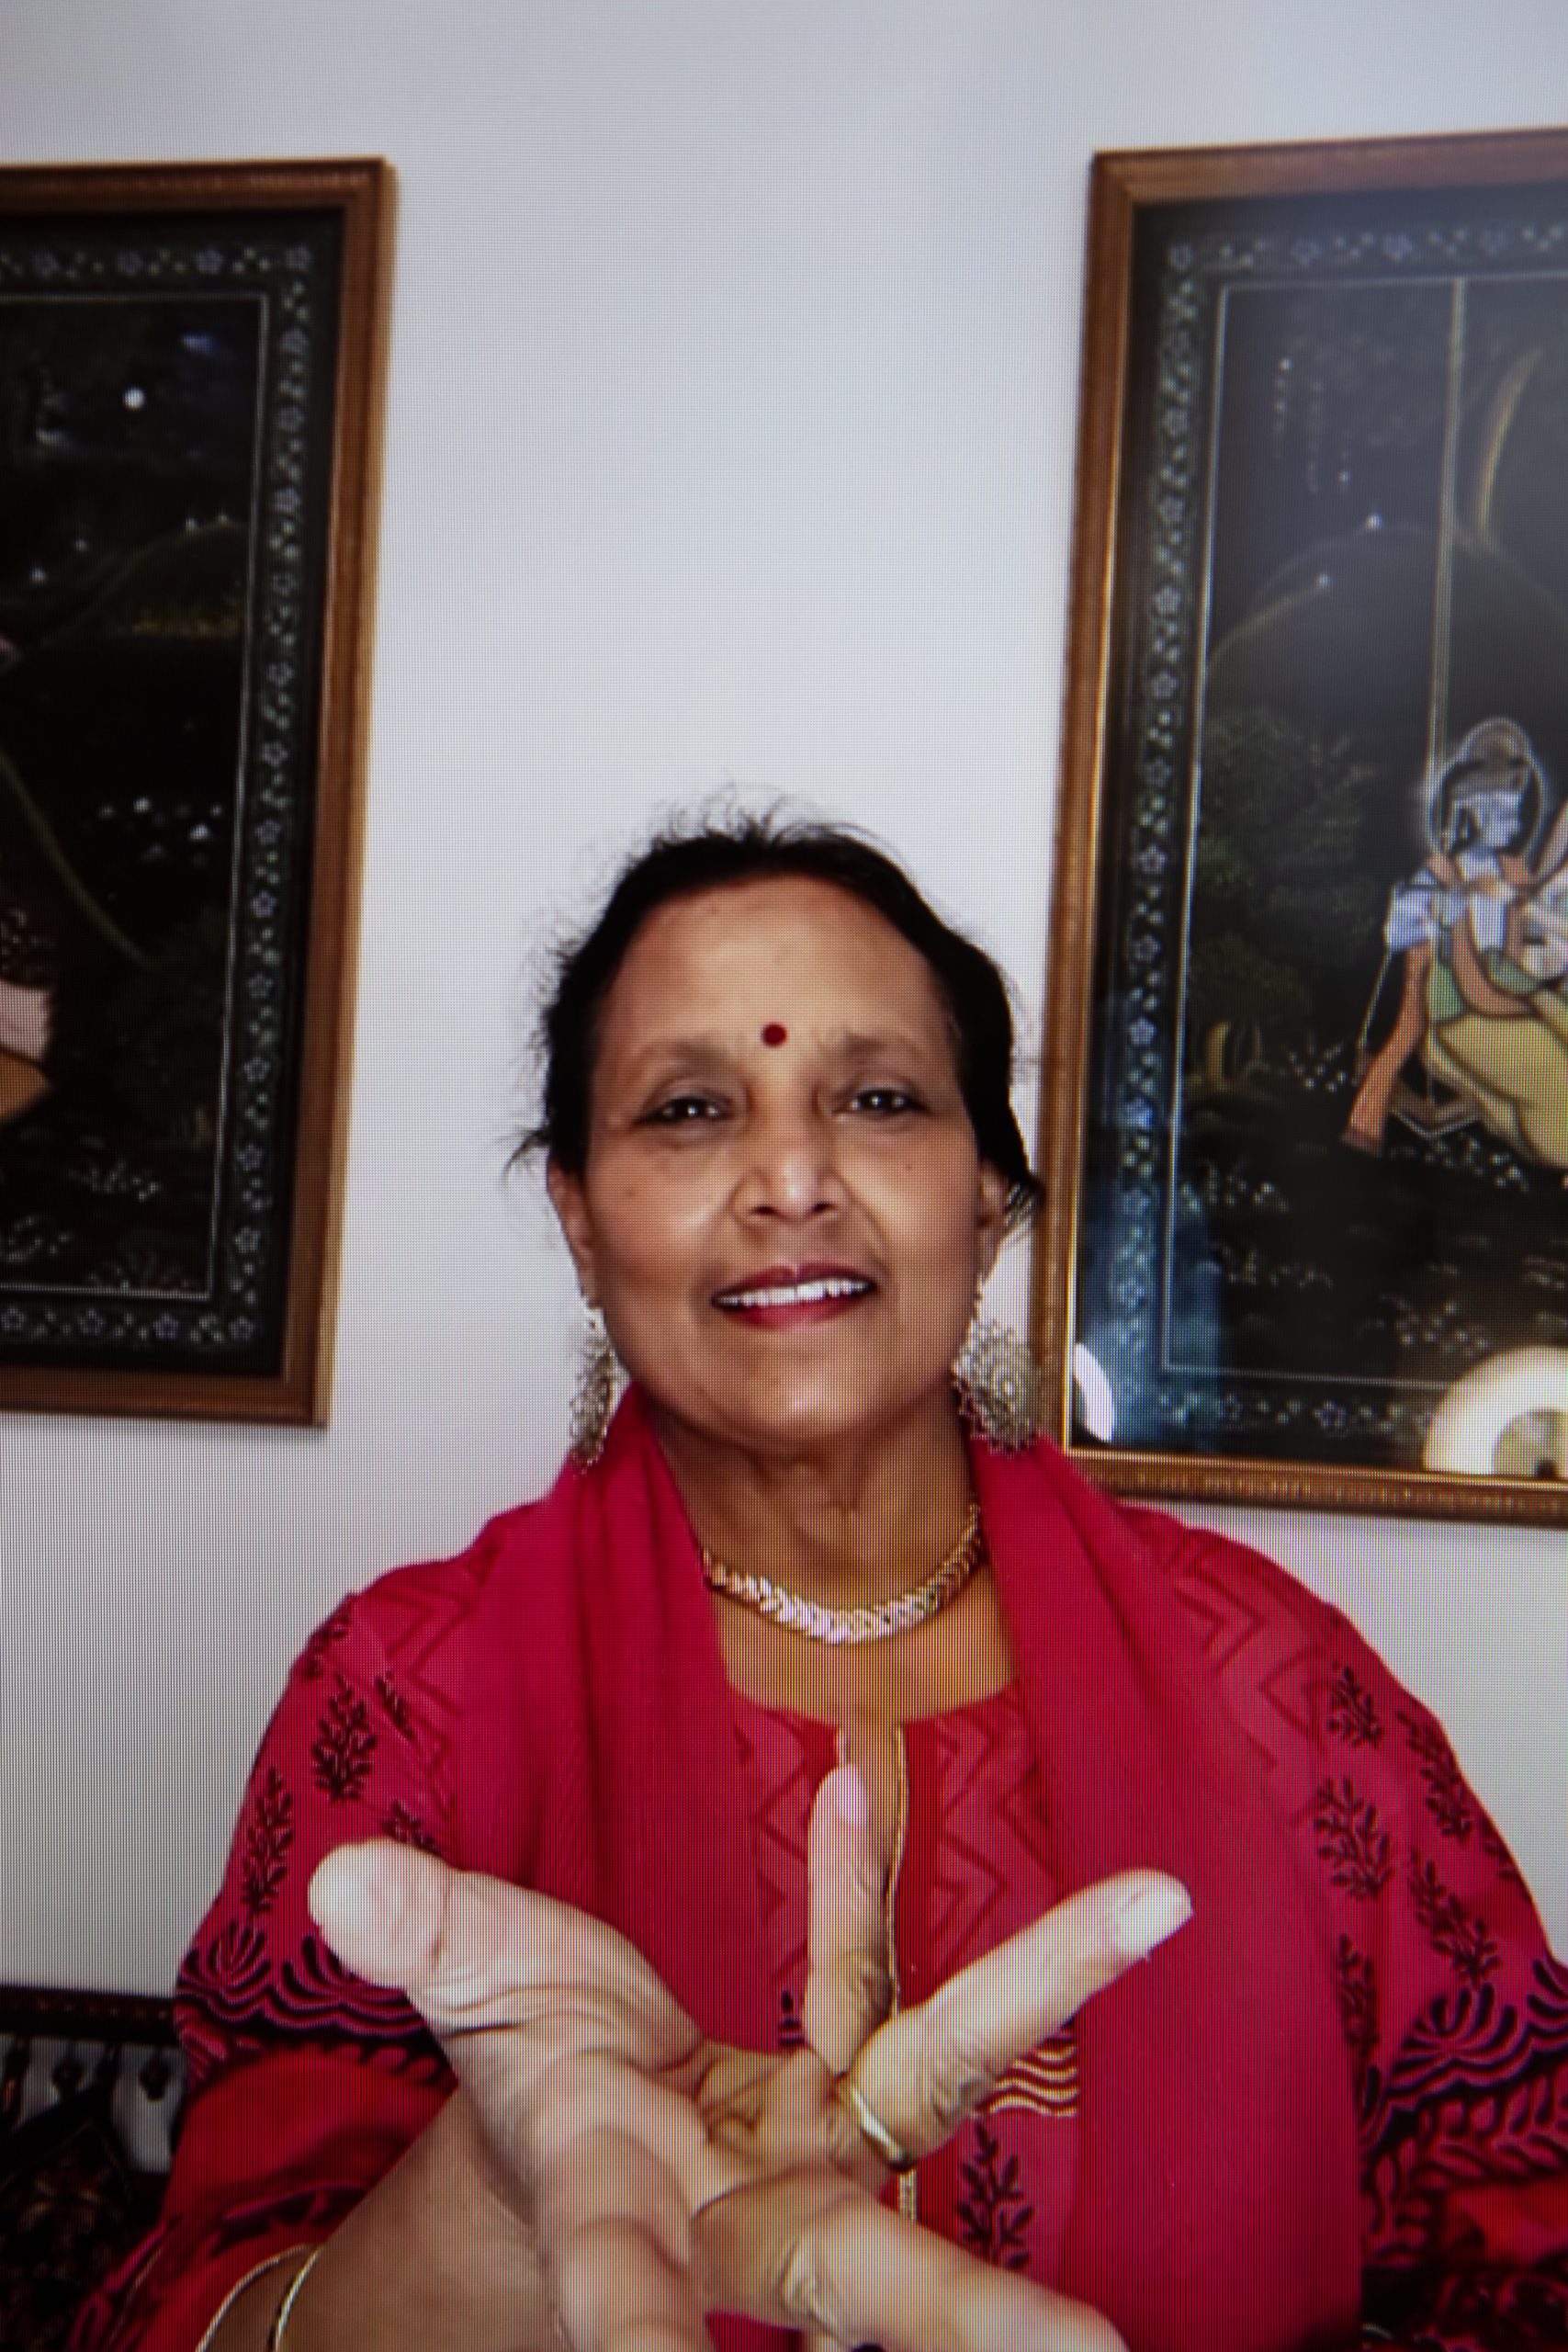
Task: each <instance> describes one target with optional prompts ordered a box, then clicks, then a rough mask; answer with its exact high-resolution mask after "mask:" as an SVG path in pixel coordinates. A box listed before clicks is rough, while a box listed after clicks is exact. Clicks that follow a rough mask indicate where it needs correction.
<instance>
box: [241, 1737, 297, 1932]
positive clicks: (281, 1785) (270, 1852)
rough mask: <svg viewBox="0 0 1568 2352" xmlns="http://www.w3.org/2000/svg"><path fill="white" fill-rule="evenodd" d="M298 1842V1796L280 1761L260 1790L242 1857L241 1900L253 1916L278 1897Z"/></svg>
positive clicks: (248, 1827)
mask: <svg viewBox="0 0 1568 2352" xmlns="http://www.w3.org/2000/svg"><path fill="white" fill-rule="evenodd" d="M293 1843H294V1798H293V1794H292V1792H291V1791H290V1789H289V1787H288V1782H287V1781H285V1779H284V1777H283V1775H282V1773H281V1772H280V1771H279V1770H278V1769H277V1767H276V1764H269V1765H268V1766H267V1769H266V1778H265V1781H263V1782H262V1785H261V1787H260V1789H259V1790H258V1791H257V1792H256V1798H255V1803H254V1805H253V1806H252V1808H251V1817H250V1820H249V1822H248V1823H247V1824H246V1826H245V1842H244V1846H243V1849H242V1851H241V1857H240V1900H241V1902H242V1903H243V1905H244V1906H245V1909H246V1911H247V1912H248V1913H249V1915H250V1917H252V1918H253V1919H258V1918H260V1917H261V1915H262V1914H263V1912H264V1911H270V1910H271V1909H272V1906H273V1905H274V1904H275V1903H276V1900H277V1894H278V1889H279V1888H280V1887H281V1886H282V1884H283V1878H284V1871H285V1870H286V1868H287V1866H288V1849H289V1848H290V1846H292V1845H293Z"/></svg>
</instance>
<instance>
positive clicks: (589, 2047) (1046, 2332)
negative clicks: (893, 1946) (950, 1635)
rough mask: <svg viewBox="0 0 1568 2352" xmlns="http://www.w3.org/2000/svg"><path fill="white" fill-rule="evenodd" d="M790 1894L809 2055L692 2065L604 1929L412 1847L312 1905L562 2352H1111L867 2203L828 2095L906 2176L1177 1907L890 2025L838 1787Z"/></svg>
mask: <svg viewBox="0 0 1568 2352" xmlns="http://www.w3.org/2000/svg"><path fill="white" fill-rule="evenodd" d="M810 1879H811V1927H810V1939H811V1957H810V1970H809V1976H808V1983H807V1996H806V2007H805V2022H806V2029H807V2036H808V2046H807V2048H805V2049H802V2050H799V2051H796V2052H792V2053H790V2054H789V2055H787V2056H770V2055H765V2054H762V2053H760V2052H750V2051H745V2050H738V2049H734V2048H731V2047H728V2046H727V2045H724V2044H721V2043H718V2042H714V2041H708V2040H707V2039H706V2038H705V2036H704V2035H703V2034H701V2033H700V2032H699V2031H698V2030H697V2028H696V2027H695V2026H694V2024H693V2022H692V2020H691V2019H690V2018H688V2017H687V2016H686V2015H685V2013H684V2011H683V2010H682V2008H681V2007H679V2006H678V2005H677V2003H676V2002H675V2001H674V2000H673V1999H672V1998H671V1995H670V1994H669V1993H668V1992H667V1991H666V1989H665V1987H664V1986H663V1985H662V1984H661V1983H660V1980H659V1978H658V1977H657V1976H656V1975H655V1974H654V1973H653V1971H652V1970H651V1969H650V1968H649V1966H648V1964H647V1962H645V1961H644V1960H643V1959H642V1957H641V1955H640V1954H639V1953H638V1952H637V1951H636V1950H635V1949H634V1947H633V1946H632V1945H631V1944H629V1943H628V1942H627V1941H626V1939H625V1938H624V1937H622V1936H620V1935H618V1934H616V1933H615V1930H614V1929H613V1928H607V1927H605V1926H604V1924H603V1923H602V1922H601V1921H599V1920H596V1919H593V1918H592V1917H588V1916H587V1915H586V1914H584V1913H581V1912H579V1911H575V1910H572V1909H570V1908H569V1907H568V1906H567V1905H562V1904H559V1903H556V1902H553V1901H551V1900H550V1899H549V1898H548V1897H547V1896H544V1895H540V1894H531V1893H527V1892H525V1891H523V1890H521V1889H519V1888H516V1887H512V1886H508V1885H505V1884H503V1883H502V1882H500V1881H498V1880H495V1879H489V1878H484V1877H481V1876H479V1875H477V1874H474V1873H463V1872H457V1871H449V1870H447V1869H446V1867H445V1866H444V1865H443V1864H441V1863H439V1862H437V1861H434V1860H431V1859H430V1858H429V1857H428V1856H426V1855H423V1854H420V1853H417V1852H415V1851H413V1850H412V1849H408V1848H405V1847H400V1846H395V1845H392V1844H390V1843H389V1842H386V1841H382V1840H374V1841H371V1842H370V1843H368V1844H366V1845H360V1846H350V1847H342V1848H339V1849H337V1851H336V1852H334V1853H333V1854H332V1855H329V1856H328V1858H327V1860H325V1861H324V1862H322V1864H321V1867H320V1868H319V1869H318V1871H317V1872H316V1875H315V1877H314V1879H313V1880H312V1882H311V1888H310V1905H311V1909H312V1911H313V1913H314V1914H315V1917H316V1918H317V1920H318V1923H319V1924H320V1925H321V1928H322V1930H323V1932H324V1933H325V1934H326V1936H327V1938H328V1940H329V1941H330V1942H331V1944H332V1945H333V1949H334V1951H336V1952H337V1953H338V1955H339V1957H340V1958H341V1959H342V1960H343V1961H344V1963H345V1964H346V1965H347V1966H349V1967H351V1968H353V1969H354V1970H355V1971H356V1973H359V1974H360V1975H362V1976H364V1977H367V1979H369V1980H370V1981H371V1982H373V1983H376V1984H380V1985H396V1986H397V1987H399V1988H400V1990H401V1991H402V1992H404V1993H405V1994H406V1995H407V1996H408V1998H409V1999H410V2000H411V2001H412V2003H413V2005H414V2006H415V2007H417V2008H418V2009H419V2010H420V2011H421V2013H422V2015H423V2017H424V2018H426V2020H427V2021H428V2023H429V2024H430V2026H431V2028H432V2030H433V2031H434V2033H435V2034H436V2035H437V2036H438V2037H439V2039H440V2041H441V2042H442V2044H443V2046H444V2048H445V2050H446V2054H447V2057H448V2059H449V2060H450V2062H451V2064H452V2066H453V2068H454V2070H455V2072H456V2073H457V2077H458V2081H459V2083H460V2084H461V2086H462V2089H463V2091H464V2093H466V2094H467V2098H468V2103H469V2105H470V2106H471V2109H472V2110H473V2113H474V2115H475V2117H476V2119H477V2120H478V2124H479V2131H480V2132H481V2134H482V2136H483V2140H484V2143H485V2146H486V2149H487V2152H488V2154H489V2156H490V2158H491V2160H492V2162H493V2165H494V2172H495V2179H496V2181H497V2183H498V2185H499V2189H500V2193H501V2194H502V2196H503V2197H504V2198H506V2199H508V2200H509V2201H511V2203H512V2204H513V2207H514V2210H515V2211H516V2213H517V2216H518V2219H519V2221H520V2222H523V2223H524V2224H525V2226H527V2227H529V2228H530V2229H531V2231H532V2233H533V2236H534V2241H535V2243H536V2246H537V2249H538V2254H539V2259H540V2262H541V2264H542V2267H543V2270H544V2274H545V2282H546V2290H547V2298H548V2301H549V2303H550V2306H551V2308H552V2310H553V2312H554V2314H555V2321H556V2324H557V2326H558V2329H559V2330H561V2331H563V2332H564V2335H565V2337H566V2339H567V2341H568V2343H570V2346H572V2347H573V2352H634V2347H635V2352H701V2347H705V2346H706V2344H707V2342H708V2338H707V2335H706V2331H705V2326H704V2314H705V2312H709V2311H726V2312H745V2313H748V2314H749V2315H750V2316H751V2317H753V2318H756V2319H761V2320H764V2321H768V2322H771V2323H772V2324H774V2325H777V2326H780V2327H786V2328H795V2329H804V2330H806V2331H807V2332H809V2333H814V2334H818V2335H827V2336H830V2337H833V2338H836V2339H837V2340H838V2341H839V2342H840V2343H842V2344H847V2345H853V2344H859V2343H863V2342H865V2341H867V2340H874V2341H875V2342H877V2343H879V2344H881V2345H884V2346H887V2347H889V2352H945V2347H949V2346H951V2347H953V2352H993V2347H994V2352H1003V2347H1004V2346H1005V2347H1006V2352H1015V2347H1017V2346H1021V2345H1024V2346H1041V2347H1050V2352H1115V2347H1116V2346H1117V2344H1118V2341H1119V2339H1118V2338H1117V2337H1116V2335H1115V2333H1114V2331H1113V2330H1112V2329H1111V2327H1110V2326H1109V2324H1107V2323H1106V2322H1105V2321H1104V2320H1102V2319H1100V2318H1099V2317H1097V2316H1096V2315H1095V2314H1094V2313H1092V2312H1088V2311H1086V2310H1085V2309H1084V2308H1083V2307H1082V2306H1081V2305H1078V2304H1073V2303H1069V2302H1068V2301H1066V2300H1065V2299H1064V2298H1063V2297H1061V2296H1059V2295H1055V2294H1052V2293H1050V2292H1049V2291H1048V2290H1045V2289H1043V2288H1041V2287H1038V2286H1034V2285H1032V2284H1031V2283H1029V2282H1028V2281H1027V2280H1024V2279H1021V2278H1018V2277H1017V2276H1016V2274H1014V2273H1011V2272H1008V2271H1002V2270H998V2269H993V2268H990V2267H987V2265H985V2264H983V2263H980V2262H978V2261H976V2260H975V2259H974V2258H973V2257H972V2256H968V2255H966V2254H964V2253H963V2252H961V2251H960V2250H959V2249H957V2248H955V2247H953V2246H951V2245H947V2244H945V2243H944V2242H943V2241H942V2240H941V2239H939V2238H937V2237H936V2236H934V2235H933V2234H932V2233H930V2232H928V2231H925V2230H922V2229H920V2228H919V2227H918V2226H917V2225H916V2224H915V2223H913V2222H908V2221H907V2220H905V2219H903V2218H902V2217H901V2216H899V2215H898V2214H897V2213H895V2212H893V2211H889V2210H888V2208H886V2206H884V2205H882V2204H881V2203H880V2202H879V2201H878V2195H877V2192H878V2191H879V2190H880V2189H881V2188H882V2187H883V2186H884V2184H885V2183H886V2179H887V2177H888V2176H887V2170H886V2165H884V2164H883V2162H882V2159H881V2158H880V2157H879V2156H878V2155H877V2154H876V2153H875V2151H874V2149H873V2148H872V2147H871V2146H870V2145H869V2144H868V2143H867V2141H866V2140H865V2138H864V2136H863V2133H862V2132H861V2131H860V2129H859V2127H858V2126H857V2125H856V2123H855V2122H854V2120H852V2115H851V2113H850V2112H849V2111H848V2109H846V2107H845V2106H844V2105H843V2104H842V2103H841V2102H840V2098H838V2097H837V2096H836V2094H835V2076H836V2075H840V2074H842V2073H844V2072H845V2071H846V2070H848V2069H850V2068H851V2067H852V2079H853V2082H854V2084H855V2086H856V2088H857V2089H858V2090H859V2091H860V2092H861V2094H862V2096H863V2098H864V2099H865V2100H866V2101H867V2102H868V2103H869V2105H870V2107H871V2109H872V2110H873V2112H874V2114H875V2115H876V2116H878V2117H879V2118H880V2119H881V2120H882V2122H883V2124H884V2126H885V2127H886V2130H887V2131H889V2132H891V2133H892V2135H893V2136H894V2138H895V2139H896V2140H897V2141H898V2142H899V2143H901V2144H902V2145H903V2147H904V2148H905V2149H906V2150H908V2153H909V2154H911V2155H922V2154H926V2153H927V2152H928V2151H929V2150H931V2148H934V2147H937V2146H939V2145H940V2144H941V2143H942V2141H943V2140H945V2139H946V2138H947V2137H948V2136H949V2134H950V2133H951V2132H952V2131H953V2129H954V2127H955V2126H956V2125H957V2123H958V2122H959V2121H960V2120H961V2119H962V2118H963V2116H964V2114H966V2113H967V2112H968V2111H969V2110H970V2109H972V2108H974V2107H975V2106H976V2105H977V2104H978V2103H979V2102H980V2101H981V2100H982V2099H983V2098H985V2097H986V2095H987V2091H988V2090H989V2088H990V2087H991V2086H992V2085H993V2084H994V2082H995V2081H996V2080H997V2078H998V2075H1001V2074H1002V2073H1003V2072H1004V2071H1005V2069H1006V2067H1007V2066H1008V2065H1009V2064H1010V2063H1011V2062H1012V2060H1013V2059H1014V2058H1015V2057H1018V2056H1020V2055H1021V2053H1022V2052H1024V2051H1026V2050H1030V2049H1032V2048H1033V2047H1034V2045H1035V2044H1036V2043H1037V2042H1039V2041H1043V2039H1044V2038H1045V2037H1046V2036H1047V2035H1048V2034H1050V2033H1052V2032H1055V2030H1058V2029H1059V2028H1060V2027H1061V2026H1062V2025H1063V2024H1064V2023H1065V2022H1066V2019H1067V2018H1070V2017H1071V2016H1072V2015H1073V2013H1074V2011H1075V2010H1076V2009H1077V2008H1078V2007H1079V2006H1080V2005H1081V2004H1082V2003H1083V2001H1085V2000H1086V1999H1087V1998H1088V1997H1089V1995H1090V1994H1092V1993H1094V1992H1096V1991H1098V1990H1099V1989H1100V1987H1101V1986H1102V1985H1107V1984H1109V1983H1111V1981H1112V1980H1113V1979H1114V1978H1115V1977H1116V1976H1118V1975H1119V1974H1120V1973H1122V1970H1123V1968H1125V1967H1126V1966H1127V1965H1128V1964H1129V1962H1131V1961H1134V1960H1136V1959H1139V1958H1142V1957H1143V1956H1144V1955H1145V1953H1146V1952H1147V1951H1150V1950H1151V1949H1152V1948H1153V1946H1154V1944H1155V1943H1156V1942H1158V1941H1159V1940H1161V1939H1163V1937H1164V1936H1166V1935H1168V1934H1169V1933H1171V1932H1172V1931H1173V1930H1174V1928H1177V1927H1179V1925H1180V1924H1181V1922H1182V1921H1183V1920H1184V1919H1185V1918H1186V1917H1187V1916H1188V1911H1189V1907H1190V1906H1189V1905H1188V1903H1187V1898H1186V1895H1185V1894H1184V1892H1183V1890H1182V1889H1181V1888H1180V1887H1179V1885H1178V1884H1177V1883H1176V1882H1175V1881H1174V1880H1170V1879H1168V1878H1164V1877H1161V1876H1160V1875H1158V1874H1157V1873H1156V1872H1154V1871H1131V1872H1127V1873H1124V1874H1123V1875H1122V1876H1121V1877H1119V1878H1114V1879H1108V1880H1105V1881H1103V1882H1101V1883H1100V1884H1098V1885H1096V1886H1094V1887H1090V1888H1088V1889H1086V1890H1084V1892H1082V1893H1081V1894H1077V1895H1075V1896H1073V1897H1072V1898H1071V1899H1070V1900H1069V1901H1068V1902H1066V1903H1064V1904H1060V1905H1056V1907H1055V1909H1054V1910H1052V1911H1050V1912H1048V1913H1047V1914H1045V1915H1044V1917H1042V1918H1041V1919H1039V1920H1037V1921H1036V1922H1035V1923H1034V1924H1033V1926H1032V1927H1030V1928H1026V1929H1025V1930H1024V1931H1023V1932H1022V1933H1021V1935H1018V1936H1015V1937H1013V1938H1012V1939H1010V1941H1009V1942H1008V1943H1006V1944H1004V1945H1002V1946H1001V1947H1000V1948H999V1949H998V1951H995V1952H992V1953H990V1954H988V1955H987V1957H986V1958H985V1959H984V1960H982V1961H978V1962H975V1963H974V1964H973V1965H972V1966H971V1967H969V1968H966V1969H964V1970H963V1971H962V1972H961V1973H959V1974H958V1975H957V1976H955V1977H953V1979H951V1980H950V1981H949V1983H948V1984H946V1985H943V1986H942V1989H941V1990H940V1992H938V1993H937V1994H936V1995H935V1996H933V1997H932V1998H931V2000H930V2001H928V2002H927V2003H925V2004H924V2005H923V2006H922V2007H919V2008H918V2009H912V2010H907V2011H903V2012H901V2013H899V2014H898V2015H897V2016H896V2017H893V2018H887V2019H886V2022H883V2021H882V2019H883V2018H884V2014H885V2011H886V1997H887V1988H886V1953H885V1948H884V1939H885V1927H884V1920H883V1912H882V1901H881V1882H880V1869H879V1865H878V1862H877V1859H876V1856H875V1851H874V1844H873V1841H872V1838H871V1833H870V1828H869V1824H868V1822H867V1819H866V1807H865V1801H864V1792H863V1788H862V1786H861V1783H860V1781H859V1777H858V1775H857V1774H856V1773H855V1772H854V1770H853V1769H852V1768H850V1767H840V1769H839V1770H835V1771H833V1772H831V1773H829V1775H828V1776H827V1779H826V1780H825V1781H824V1782H823V1784H822V1787H821V1789H820V1790H819V1791H818V1798H817V1802H816V1804H815V1807H814V1809H813V1813H812V1820H811V1832H810Z"/></svg>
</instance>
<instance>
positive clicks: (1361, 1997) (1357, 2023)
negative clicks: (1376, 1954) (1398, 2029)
mask: <svg viewBox="0 0 1568 2352" xmlns="http://www.w3.org/2000/svg"><path fill="white" fill-rule="evenodd" d="M1334 1990H1335V1993H1336V1995H1337V1998H1338V2002H1339V2022H1340V2024H1341V2026H1342V2027H1343V2028H1344V2030H1345V2041H1346V2046H1347V2047H1348V2050H1349V2052H1350V2056H1351V2059H1352V2060H1353V2062H1354V2064H1355V2068H1356V2080H1357V2083H1358V2084H1361V2083H1364V2082H1365V2080H1366V2076H1367V2069H1368V2067H1369V2066H1370V2065H1371V2060H1372V2052H1374V2051H1375V2050H1376V2048H1377V2042H1378V1980H1377V1972H1376V1970H1375V1969H1374V1968H1373V1966H1372V1963H1371V1961H1370V1960H1369V1959H1368V1958H1367V1956H1366V1954H1365V1953H1364V1952H1359V1951H1357V1950H1356V1947H1355V1945H1354V1944H1353V1943H1352V1942H1351V1941H1350V1939H1349V1937H1348V1936H1341V1937H1340V1939H1339V1943H1338V1947H1337V1951H1336V1952H1335V1955H1334Z"/></svg>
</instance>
